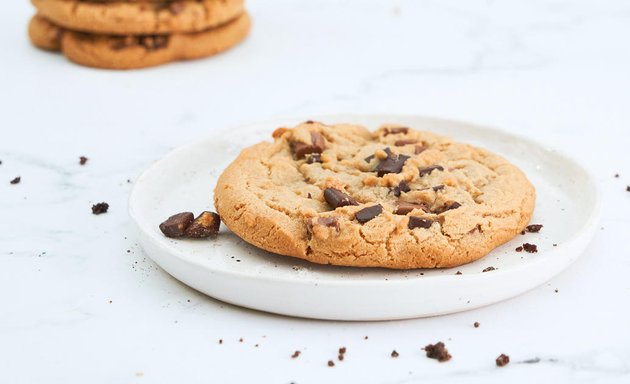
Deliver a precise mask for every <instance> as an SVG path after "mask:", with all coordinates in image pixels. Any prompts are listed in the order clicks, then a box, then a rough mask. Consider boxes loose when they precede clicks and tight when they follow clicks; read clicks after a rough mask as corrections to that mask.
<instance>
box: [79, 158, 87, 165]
mask: <svg viewBox="0 0 630 384" xmlns="http://www.w3.org/2000/svg"><path fill="white" fill-rule="evenodd" d="M87 161H88V158H87V157H85V156H81V157H79V165H85V163H87Z"/></svg>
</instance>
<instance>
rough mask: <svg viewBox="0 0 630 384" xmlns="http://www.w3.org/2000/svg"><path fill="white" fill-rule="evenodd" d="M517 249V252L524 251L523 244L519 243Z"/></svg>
mask: <svg viewBox="0 0 630 384" xmlns="http://www.w3.org/2000/svg"><path fill="white" fill-rule="evenodd" d="M515 251H516V252H523V246H521V245H519V246H518V247H516V249H515Z"/></svg>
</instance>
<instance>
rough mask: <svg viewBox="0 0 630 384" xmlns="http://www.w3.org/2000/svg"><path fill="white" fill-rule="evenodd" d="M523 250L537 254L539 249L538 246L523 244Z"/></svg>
mask: <svg viewBox="0 0 630 384" xmlns="http://www.w3.org/2000/svg"><path fill="white" fill-rule="evenodd" d="M523 249H524V250H525V252H527V253H536V252H538V247H537V246H536V244H530V243H525V244H523Z"/></svg>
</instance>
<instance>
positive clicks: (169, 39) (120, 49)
mask: <svg viewBox="0 0 630 384" xmlns="http://www.w3.org/2000/svg"><path fill="white" fill-rule="evenodd" d="M249 29H250V19H249V16H248V14H247V13H243V14H241V16H239V17H237V18H236V19H234V20H232V21H230V22H229V23H227V24H223V25H221V26H219V27H216V28H212V29H208V30H205V31H202V32H193V33H176V34H170V35H127V36H116V35H97V34H89V33H83V32H75V31H70V30H64V29H61V28H59V27H58V26H56V25H55V24H53V23H51V22H50V21H49V20H47V19H45V18H43V17H41V16H39V15H36V16H35V17H33V19H32V20H31V24H30V26H29V36H30V38H31V41H32V42H33V44H34V45H36V46H38V47H40V48H44V49H48V50H61V51H62V52H63V53H64V55H65V56H66V57H68V59H70V60H72V61H74V62H76V63H78V64H81V65H86V66H89V67H96V68H108V69H136V68H145V67H150V66H155V65H160V64H165V63H168V62H171V61H176V60H190V59H196V58H201V57H206V56H211V55H214V54H216V53H219V52H222V51H225V50H227V49H229V48H231V47H233V46H235V45H236V44H238V43H239V42H241V41H242V40H243V39H244V38H245V37H246V36H247V34H248V33H249Z"/></svg>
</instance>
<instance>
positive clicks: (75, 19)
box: [31, 0, 244, 35]
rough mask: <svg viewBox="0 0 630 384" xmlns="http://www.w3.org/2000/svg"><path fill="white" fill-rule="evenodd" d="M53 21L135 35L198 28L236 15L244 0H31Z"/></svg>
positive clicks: (94, 30) (81, 28)
mask: <svg viewBox="0 0 630 384" xmlns="http://www.w3.org/2000/svg"><path fill="white" fill-rule="evenodd" d="M31 2H32V3H33V5H34V6H35V7H36V8H37V12H38V13H39V14H40V15H41V16H43V17H45V18H46V19H48V20H50V21H51V22H53V23H54V24H56V25H58V26H60V27H63V28H65V29H71V30H75V31H82V32H90V33H99V34H114V35H116V34H118V35H136V34H153V33H160V34H164V33H184V32H199V31H204V30H207V29H209V28H212V27H216V26H219V25H222V24H225V23H226V22H228V21H230V20H233V19H235V18H236V17H238V16H239V15H241V14H242V13H243V12H244V5H243V0H153V1H146V0H142V1H140V0H136V1H129V0H126V1H125V0H118V1H116V0H111V1H97V0H31Z"/></svg>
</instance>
